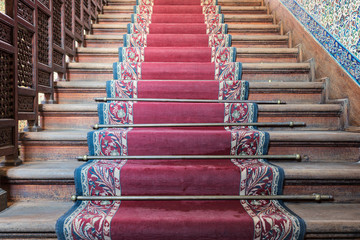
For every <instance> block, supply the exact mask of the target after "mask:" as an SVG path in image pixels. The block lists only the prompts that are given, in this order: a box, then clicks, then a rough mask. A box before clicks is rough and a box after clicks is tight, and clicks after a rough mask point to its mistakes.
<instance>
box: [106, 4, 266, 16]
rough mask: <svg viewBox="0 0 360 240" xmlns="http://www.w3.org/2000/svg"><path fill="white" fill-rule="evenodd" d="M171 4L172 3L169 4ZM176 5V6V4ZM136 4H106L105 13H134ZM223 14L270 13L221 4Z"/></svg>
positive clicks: (260, 8)
mask: <svg viewBox="0 0 360 240" xmlns="http://www.w3.org/2000/svg"><path fill="white" fill-rule="evenodd" d="M167 6H170V5H167ZM175 7H176V6H175ZM133 12H134V5H131V4H130V5H120V6H114V5H109V6H104V8H103V13H104V14H107V13H133ZM221 13H223V14H268V8H267V7H266V6H221Z"/></svg>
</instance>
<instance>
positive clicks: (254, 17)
mask: <svg viewBox="0 0 360 240" xmlns="http://www.w3.org/2000/svg"><path fill="white" fill-rule="evenodd" d="M97 19H98V23H99V24H104V23H130V22H131V14H129V13H128V14H126V13H124V14H111V13H108V14H99V15H98V18H97ZM273 21H274V19H273V16H272V15H267V14H251V15H231V14H226V15H224V22H225V23H237V24H242V23H253V24H255V23H268V24H269V23H273Z"/></svg>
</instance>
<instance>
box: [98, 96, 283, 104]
mask: <svg viewBox="0 0 360 240" xmlns="http://www.w3.org/2000/svg"><path fill="white" fill-rule="evenodd" d="M94 100H95V101H97V102H106V101H134V102H135V101H136V102H184V103H257V104H286V102H284V101H281V100H274V101H262V100H236V99H235V100H231V99H228V100H210V99H171V98H108V97H103V98H94Z"/></svg>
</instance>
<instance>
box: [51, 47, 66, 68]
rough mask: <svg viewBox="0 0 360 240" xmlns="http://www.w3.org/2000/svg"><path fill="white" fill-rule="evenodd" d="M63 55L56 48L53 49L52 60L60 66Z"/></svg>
mask: <svg viewBox="0 0 360 240" xmlns="http://www.w3.org/2000/svg"><path fill="white" fill-rule="evenodd" d="M63 58H64V55H63V54H62V53H60V52H58V51H56V50H54V51H53V61H54V63H55V64H57V65H59V66H62V65H63Z"/></svg>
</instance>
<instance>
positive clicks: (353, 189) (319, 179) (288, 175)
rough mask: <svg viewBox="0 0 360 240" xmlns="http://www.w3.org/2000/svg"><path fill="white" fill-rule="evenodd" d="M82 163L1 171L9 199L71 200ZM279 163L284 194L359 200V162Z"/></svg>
mask: <svg viewBox="0 0 360 240" xmlns="http://www.w3.org/2000/svg"><path fill="white" fill-rule="evenodd" d="M82 164H83V163H82V162H77V161H76V160H74V161H45V162H41V163H27V164H23V165H21V166H18V167H4V168H2V169H1V171H0V176H1V177H2V179H3V183H2V184H3V186H4V188H5V189H6V190H8V192H9V193H10V196H9V199H10V200H12V201H14V200H16V201H21V200H30V199H43V200H45V199H52V200H68V199H69V196H71V195H72V194H74V190H75V188H74V169H75V168H76V167H78V166H80V165H82ZM275 164H276V165H278V166H280V167H282V168H283V169H284V171H285V185H284V194H309V193H310V194H311V193H315V192H316V193H319V194H331V195H333V196H334V201H336V202H351V203H354V202H358V201H359V196H360V191H359V190H360V174H359V173H360V164H359V163H355V162H354V163H328V162H327V163H303V162H276V163H275ZM165 165H166V166H167V167H168V168H172V169H173V170H172V171H176V172H178V171H180V172H181V171H184V168H186V169H188V167H189V166H187V165H186V164H184V162H171V163H167V164H165ZM162 166H164V163H162V164H161V165H160V164H154V163H153V162H151V163H150V162H149V164H148V165H146V163H145V162H143V165H136V167H135V168H134V170H135V169H138V171H143V172H144V173H145V172H149V174H152V172H160V171H161V169H157V168H158V167H162ZM203 167H204V165H202V163H199V164H194V163H193V162H192V163H191V168H199V170H198V171H202V170H201V169H203ZM130 168H131V166H130ZM143 168H144V169H143ZM145 169H146V170H145ZM189 169H190V168H189ZM181 176H182V175H181ZM141 177H142V176H139V179H138V180H139V181H141ZM143 177H146V176H143ZM183 178H184V179H178V180H179V181H180V182H182V181H187V180H186V176H183ZM134 181H135V182H136V181H137V180H134ZM144 182H146V181H144ZM164 182H166V181H164ZM163 184H164V183H163ZM140 185H141V184H140ZM140 185H139V186H140ZM150 185H152V184H151V183H149V187H150ZM345 192H346V193H345Z"/></svg>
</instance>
